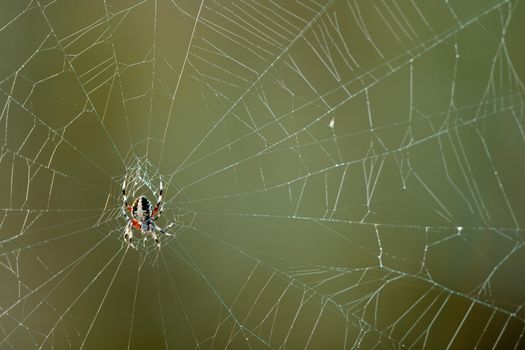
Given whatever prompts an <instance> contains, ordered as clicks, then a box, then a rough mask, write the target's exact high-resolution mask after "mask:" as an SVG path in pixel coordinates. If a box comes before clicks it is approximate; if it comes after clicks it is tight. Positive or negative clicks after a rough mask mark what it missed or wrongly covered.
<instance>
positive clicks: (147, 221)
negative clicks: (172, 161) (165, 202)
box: [122, 181, 171, 247]
mask: <svg viewBox="0 0 525 350" xmlns="http://www.w3.org/2000/svg"><path fill="white" fill-rule="evenodd" d="M162 192H163V187H162V182H161V183H160V190H159V199H158V201H157V205H156V206H155V207H154V208H153V204H152V203H151V202H150V200H149V199H148V198H147V197H146V196H139V197H137V199H135V200H134V201H133V204H132V205H129V204H128V197H127V196H126V181H124V183H123V184H122V197H123V202H124V205H123V207H122V214H123V215H124V217H125V218H126V220H127V225H126V231H125V233H124V240H125V241H126V242H127V243H128V244H130V245H132V246H133V244H132V238H133V231H132V228H135V229H137V230H140V232H141V233H142V234H143V235H144V236H145V237H144V238H146V237H147V236H148V235H150V236H152V237H153V239H154V240H155V245H156V246H157V247H160V242H159V239H158V237H157V232H160V233H163V234H166V235H168V233H166V232H165V231H164V230H163V229H161V228H160V227H158V226H157V225H156V224H155V220H157V219H158V218H159V217H160V214H162V210H161V204H162ZM128 212H129V213H130V215H131V218H130V217H129V215H128ZM170 226H171V225H170Z"/></svg>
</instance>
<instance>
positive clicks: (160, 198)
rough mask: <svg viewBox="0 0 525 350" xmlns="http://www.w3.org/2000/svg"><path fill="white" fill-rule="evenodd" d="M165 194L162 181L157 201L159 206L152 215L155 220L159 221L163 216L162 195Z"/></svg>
mask: <svg viewBox="0 0 525 350" xmlns="http://www.w3.org/2000/svg"><path fill="white" fill-rule="evenodd" d="M163 192H164V187H163V186H162V181H160V189H159V199H158V200H157V205H156V206H155V208H153V211H152V213H151V216H152V217H154V219H153V220H157V219H158V218H159V216H160V214H162V209H161V208H160V206H161V204H162V193H163Z"/></svg>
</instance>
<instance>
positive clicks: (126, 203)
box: [122, 179, 131, 218]
mask: <svg viewBox="0 0 525 350" xmlns="http://www.w3.org/2000/svg"><path fill="white" fill-rule="evenodd" d="M122 201H123V208H122V211H123V212H124V215H126V218H127V214H126V210H128V211H131V207H130V206H129V204H128V196H126V180H125V179H124V182H123V183H122Z"/></svg>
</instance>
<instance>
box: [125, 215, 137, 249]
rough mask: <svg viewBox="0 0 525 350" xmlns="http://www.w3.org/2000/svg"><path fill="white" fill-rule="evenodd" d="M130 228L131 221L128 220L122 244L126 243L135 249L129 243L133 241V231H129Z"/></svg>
mask: <svg viewBox="0 0 525 350" xmlns="http://www.w3.org/2000/svg"><path fill="white" fill-rule="evenodd" d="M132 226H133V221H132V220H131V219H128V223H127V225H126V231H125V232H124V242H126V243H127V244H128V245H130V246H132V247H133V248H135V246H134V245H133V243H131V242H132V239H133V231H132V230H131V227H132Z"/></svg>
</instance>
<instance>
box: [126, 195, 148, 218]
mask: <svg viewBox="0 0 525 350" xmlns="http://www.w3.org/2000/svg"><path fill="white" fill-rule="evenodd" d="M151 208H152V205H151V202H150V201H149V199H147V198H146V197H145V196H140V197H138V198H137V199H135V201H134V202H133V206H132V207H131V210H132V214H133V217H134V218H135V219H137V220H140V221H144V220H147V219H148V218H150V217H151Z"/></svg>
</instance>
